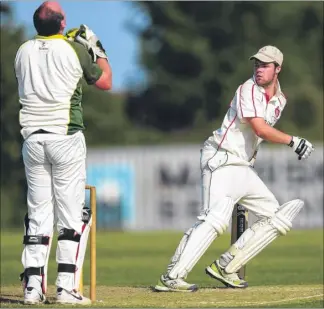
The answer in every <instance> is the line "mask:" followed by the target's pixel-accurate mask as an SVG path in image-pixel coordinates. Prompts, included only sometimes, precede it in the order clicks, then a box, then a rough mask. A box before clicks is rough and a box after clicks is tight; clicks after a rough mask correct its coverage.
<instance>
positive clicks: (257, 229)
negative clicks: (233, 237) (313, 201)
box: [225, 199, 304, 273]
mask: <svg viewBox="0 0 324 309" xmlns="http://www.w3.org/2000/svg"><path fill="white" fill-rule="evenodd" d="M303 206H304V202H303V201H302V200H298V199H297V200H292V201H290V202H287V203H285V204H283V205H282V206H280V208H279V210H278V211H277V212H276V214H275V216H274V217H273V218H267V219H262V220H259V221H257V222H255V223H254V224H253V225H252V226H251V227H250V228H249V229H247V230H246V231H245V232H244V233H243V234H242V236H241V237H240V238H239V239H238V241H237V242H236V243H235V244H233V245H232V246H231V248H230V249H229V251H228V252H229V253H230V254H231V255H232V256H233V259H232V260H231V261H230V262H229V263H228V264H227V266H226V267H225V271H226V272H227V273H235V272H237V271H238V270H239V269H240V268H241V267H243V266H244V265H245V264H246V263H247V262H248V261H249V260H251V259H252V258H253V257H255V256H256V255H257V254H258V253H260V252H261V251H262V250H263V249H264V248H265V247H266V246H267V245H269V244H270V243H271V242H272V241H273V240H275V239H276V238H277V237H278V236H280V235H286V234H287V232H289V231H290V229H291V227H292V221H293V219H294V218H295V217H296V216H297V214H298V213H299V212H300V210H301V209H302V208H303Z"/></svg>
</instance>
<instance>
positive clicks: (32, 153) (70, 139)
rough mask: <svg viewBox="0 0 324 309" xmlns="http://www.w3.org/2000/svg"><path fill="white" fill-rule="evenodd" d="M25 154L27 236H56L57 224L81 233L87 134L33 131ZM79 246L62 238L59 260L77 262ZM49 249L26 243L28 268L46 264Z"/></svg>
mask: <svg viewBox="0 0 324 309" xmlns="http://www.w3.org/2000/svg"><path fill="white" fill-rule="evenodd" d="M22 155H23V161H24V165H25V173H26V179H27V184H28V192H27V206H28V219H27V220H26V221H27V222H25V235H42V236H49V237H52V233H53V229H54V224H56V226H57V230H58V231H61V230H62V229H64V228H65V229H72V230H75V231H76V232H77V233H78V234H81V232H82V226H83V222H82V208H83V207H84V204H85V181H86V162H85V161H86V144H85V139H84V135H83V133H82V132H81V131H79V132H77V133H75V134H73V135H59V134H43V133H42V134H32V135H30V136H29V137H28V138H27V139H26V140H25V141H24V143H23V148H22ZM77 246H78V243H77V242H69V245H67V244H66V241H65V242H64V241H59V242H58V246H57V251H56V261H57V263H67V264H75V262H76V255H77V254H76V252H77ZM47 250H48V246H44V245H26V246H25V248H24V250H23V253H22V264H23V266H24V268H25V269H26V268H29V267H42V266H44V265H45V259H46V255H47ZM68 281H71V280H68ZM68 285H72V282H70V283H68Z"/></svg>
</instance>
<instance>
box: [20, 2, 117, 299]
mask: <svg viewBox="0 0 324 309" xmlns="http://www.w3.org/2000/svg"><path fill="white" fill-rule="evenodd" d="M33 20H34V26H35V28H36V31H37V33H38V35H37V36H36V37H35V38H33V39H31V40H28V41H27V42H25V43H24V44H22V45H21V46H20V48H19V49H18V51H17V54H16V58H15V64H14V69H15V74H16V78H17V82H18V92H19V103H20V106H21V110H20V114H19V121H20V125H21V134H22V137H23V139H24V141H23V147H22V156H23V162H24V166H25V174H26V179H27V185H28V191H27V208H28V213H27V214H26V216H25V235H24V237H23V244H24V249H23V253H22V258H21V261H22V264H23V267H24V272H23V274H22V275H21V279H22V281H23V288H24V303H25V304H40V303H43V302H44V301H45V294H46V287H47V266H48V258H49V254H50V248H51V243H52V238H53V230H54V226H55V225H56V228H57V231H58V242H57V250H56V261H57V264H58V268H57V279H56V286H57V291H56V297H57V302H58V303H64V304H89V303H91V301H90V300H89V299H88V298H86V297H84V296H83V295H81V294H80V293H79V291H78V288H79V281H80V271H81V269H82V264H83V259H84V255H85V251H86V246H87V238H88V235H89V229H90V225H91V217H90V218H89V215H88V214H87V213H85V212H84V210H85V209H84V205H85V180H86V142H85V138H84V134H83V130H84V124H83V111H82V80H85V81H86V82H87V83H88V84H89V85H95V86H96V87H97V88H98V89H101V90H109V89H110V88H111V84H112V82H111V80H112V73H111V68H110V65H109V62H108V60H107V56H106V53H105V50H104V49H103V47H102V45H101V43H100V41H99V40H98V38H97V36H96V35H95V34H94V33H93V32H92V31H91V30H90V29H89V28H88V27H87V26H85V25H81V26H80V28H79V29H77V30H76V31H69V32H68V36H64V35H63V31H64V29H65V26H66V18H65V14H64V12H63V10H62V8H61V7H60V5H59V4H58V3H57V2H51V1H49V2H44V3H43V4H42V5H41V6H40V7H39V8H38V9H37V10H36V11H35V13H34V17H33ZM89 103H91V102H89Z"/></svg>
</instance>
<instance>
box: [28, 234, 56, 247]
mask: <svg viewBox="0 0 324 309" xmlns="http://www.w3.org/2000/svg"><path fill="white" fill-rule="evenodd" d="M49 239H50V238H49V236H39V235H25V236H24V240H23V244H24V245H46V246H47V245H48V244H49Z"/></svg>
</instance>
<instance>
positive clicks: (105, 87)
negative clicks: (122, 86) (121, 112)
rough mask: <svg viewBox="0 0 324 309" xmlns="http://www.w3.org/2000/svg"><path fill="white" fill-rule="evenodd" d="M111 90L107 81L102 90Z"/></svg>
mask: <svg viewBox="0 0 324 309" xmlns="http://www.w3.org/2000/svg"><path fill="white" fill-rule="evenodd" d="M111 88H112V82H111V80H110V81H107V82H106V83H105V85H104V89H103V90H106V91H108V90H111Z"/></svg>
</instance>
